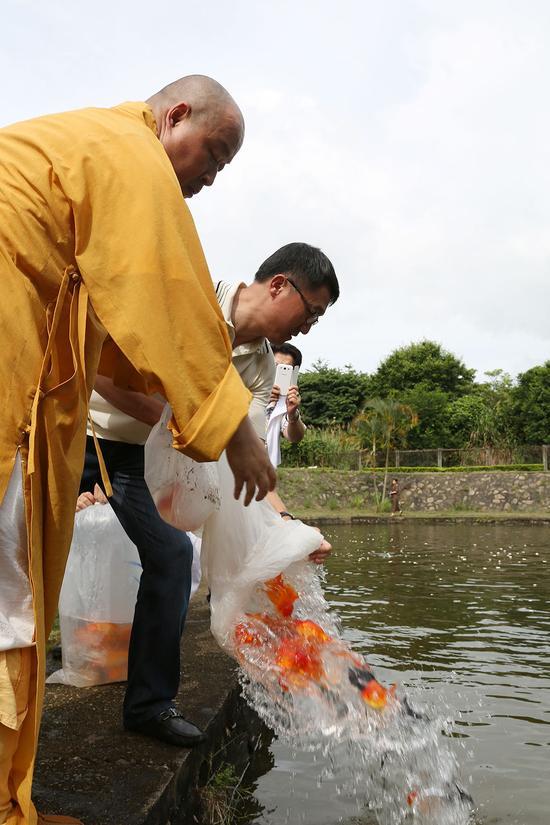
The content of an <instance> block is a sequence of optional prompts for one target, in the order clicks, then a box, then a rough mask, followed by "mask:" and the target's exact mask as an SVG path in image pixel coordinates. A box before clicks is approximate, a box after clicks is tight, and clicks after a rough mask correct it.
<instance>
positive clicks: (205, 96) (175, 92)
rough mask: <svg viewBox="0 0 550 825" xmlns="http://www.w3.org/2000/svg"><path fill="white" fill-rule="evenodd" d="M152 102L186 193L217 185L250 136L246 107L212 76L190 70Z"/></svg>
mask: <svg viewBox="0 0 550 825" xmlns="http://www.w3.org/2000/svg"><path fill="white" fill-rule="evenodd" d="M147 103H148V104H149V106H150V107H151V109H152V111H153V114H154V116H155V120H156V123H157V128H158V133H159V139H160V141H161V143H162V144H163V146H164V148H165V149H166V152H167V154H168V157H169V158H170V160H171V162H172V166H173V167H174V171H175V173H176V175H177V177H178V180H179V183H180V186H181V189H182V192H183V194H184V196H185V197H192V196H193V195H196V194H197V193H198V192H199V191H200V190H201V189H202V187H203V186H211V185H212V183H213V182H214V180H215V178H216V175H217V173H218V172H220V171H221V170H222V169H223V168H224V166H226V165H227V164H228V163H230V162H231V161H232V160H233V158H234V157H235V155H236V154H237V152H238V151H239V149H240V148H241V145H242V142H243V138H244V118H243V115H242V112H241V110H240V109H239V107H238V106H237V104H236V103H235V101H234V100H233V98H232V97H231V95H230V94H229V92H228V91H227V89H224V87H223V86H222V85H221V84H220V83H218V82H217V81H216V80H213V79H212V78H211V77H206V75H189V76H187V77H181V78H180V79H179V80H175V81H174V82H173V83H170V84H169V85H168V86H165V87H164V89H161V90H160V92H157V93H156V94H154V95H153V96H152V97H150V98H149V99H148V100H147Z"/></svg>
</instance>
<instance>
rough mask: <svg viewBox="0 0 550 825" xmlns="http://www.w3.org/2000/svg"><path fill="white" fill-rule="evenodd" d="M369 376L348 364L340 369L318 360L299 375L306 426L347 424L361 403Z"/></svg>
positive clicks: (365, 395)
mask: <svg viewBox="0 0 550 825" xmlns="http://www.w3.org/2000/svg"><path fill="white" fill-rule="evenodd" d="M369 386H370V378H369V376H368V375H367V374H366V373H361V372H356V371H355V370H354V369H353V368H352V367H351V366H346V367H345V368H344V369H343V370H340V369H337V368H335V367H329V365H328V364H327V363H326V362H324V361H317V362H316V363H315V364H313V367H312V368H311V370H309V371H308V372H304V373H302V374H301V375H300V395H301V396H302V415H303V418H304V420H305V422H306V423H307V425H308V426H312V427H327V426H332V425H334V424H340V425H348V424H350V423H351V421H353V419H354V417H355V416H356V415H357V412H358V411H359V410H360V409H361V407H362V406H363V403H364V401H365V398H366V397H367V395H368V392H369Z"/></svg>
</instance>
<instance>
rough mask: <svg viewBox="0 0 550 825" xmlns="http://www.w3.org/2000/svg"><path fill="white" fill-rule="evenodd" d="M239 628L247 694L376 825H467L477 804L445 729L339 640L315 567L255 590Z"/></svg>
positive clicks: (296, 568)
mask: <svg viewBox="0 0 550 825" xmlns="http://www.w3.org/2000/svg"><path fill="white" fill-rule="evenodd" d="M247 607H248V609H247V610H246V612H245V613H242V614H241V615H239V617H238V620H237V622H236V625H235V629H234V636H233V642H234V654H235V656H236V658H237V659H238V661H239V663H240V665H241V684H242V688H243V694H244V696H245V698H246V699H247V701H248V702H249V704H250V705H251V706H252V707H253V708H254V709H255V710H256V712H257V713H258V714H259V716H260V717H261V718H262V719H263V720H264V721H265V723H266V724H267V725H268V726H269V727H270V728H272V729H273V730H274V731H275V733H276V734H277V735H278V736H279V737H281V738H282V739H283V740H286V741H287V742H288V743H289V744H290V745H291V746H293V747H296V748H301V749H305V750H310V751H319V752H321V753H322V754H323V756H324V758H325V759H326V760H327V761H328V764H329V768H328V771H329V772H330V775H331V777H332V778H336V779H337V780H338V782H339V785H340V787H341V790H342V792H344V793H347V794H350V795H353V796H358V797H360V798H361V799H362V800H364V804H365V806H366V807H367V808H369V809H370V810H371V811H372V812H373V814H374V815H375V817H376V819H377V821H378V822H379V823H380V825H400V824H401V823H404V822H409V821H410V822H415V823H419V825H466V823H468V822H469V821H470V812H471V808H472V801H471V798H470V797H469V795H468V794H467V793H466V792H465V791H463V790H462V789H461V788H460V785H459V784H458V782H457V776H458V765H457V762H456V757H455V755H454V753H453V752H452V751H451V749H450V748H449V745H448V742H447V741H446V740H445V738H444V737H443V735H442V731H446V729H447V727H448V726H447V722H446V720H445V719H443V718H441V717H437V716H435V715H430V716H428V715H427V714H425V713H424V712H423V711H421V710H419V709H417V708H415V707H414V706H413V705H412V704H411V703H410V701H409V700H408V699H407V697H406V696H405V695H404V694H403V692H402V691H401V690H399V689H397V688H396V687H395V686H389V687H385V686H383V685H382V684H380V682H378V680H377V679H376V676H375V674H374V673H373V670H372V668H371V667H370V665H369V664H368V662H367V660H366V659H365V658H364V657H363V656H361V655H359V654H357V653H356V652H355V651H353V650H352V648H351V647H350V646H349V645H348V644H347V643H346V642H345V641H344V640H343V638H342V633H341V628H340V623H339V621H338V619H337V617H336V616H335V615H334V614H333V613H332V612H331V611H330V610H329V607H328V604H327V602H326V600H325V598H324V595H323V591H322V586H321V581H320V579H319V576H318V574H317V572H316V570H314V569H313V565H311V564H305V563H302V562H300V563H296V564H293V565H291V566H290V567H289V568H287V570H285V572H284V574H280V575H278V576H276V577H274V578H273V579H271V580H269V581H267V582H264V583H263V584H262V585H259V586H258V587H257V588H256V590H255V591H254V593H253V595H252V597H251V599H250V604H249V605H248V606H247Z"/></svg>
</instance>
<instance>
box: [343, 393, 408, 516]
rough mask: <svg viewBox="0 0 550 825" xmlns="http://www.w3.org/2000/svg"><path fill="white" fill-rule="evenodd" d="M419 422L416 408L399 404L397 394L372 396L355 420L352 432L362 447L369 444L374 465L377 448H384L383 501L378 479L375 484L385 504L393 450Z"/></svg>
mask: <svg viewBox="0 0 550 825" xmlns="http://www.w3.org/2000/svg"><path fill="white" fill-rule="evenodd" d="M417 424H418V416H417V414H416V412H415V411H414V410H413V409H411V407H409V406H407V405H406V404H400V403H399V401H396V400H395V399H394V398H385V399H384V398H371V399H370V400H369V401H367V402H366V404H365V406H364V408H363V411H362V412H361V413H359V415H357V416H356V417H355V419H354V421H353V425H352V432H354V433H355V434H356V435H357V437H358V439H359V441H360V443H361V446H362V447H365V446H366V447H368V448H369V449H370V452H371V456H372V466H373V468H375V467H376V451H377V450H378V449H381V450H384V451H385V453H386V456H385V462H384V481H383V484H382V497H381V500H380V501H378V489H377V486H376V483H375V485H374V486H375V496H376V498H377V501H378V504H379V505H383V504H384V500H385V498H386V487H387V481H388V469H389V464H390V450H391V448H392V447H394V446H395V444H396V443H397V442H398V441H399V440H400V439H402V438H404V436H405V435H406V434H407V433H408V432H409V430H410V429H412V428H413V427H415V426H416V425H417Z"/></svg>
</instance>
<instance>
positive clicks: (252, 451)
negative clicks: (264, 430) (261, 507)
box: [226, 416, 277, 507]
mask: <svg viewBox="0 0 550 825" xmlns="http://www.w3.org/2000/svg"><path fill="white" fill-rule="evenodd" d="M226 453H227V460H228V461H229V466H230V467H231V471H232V472H233V475H234V477H235V493H234V495H235V498H239V496H240V494H241V491H242V489H243V487H246V495H245V498H244V506H245V507H248V505H249V504H250V502H251V501H252V499H253V498H254V494H256V501H261V500H262V499H263V498H265V496H266V495H267V493H268V492H269V491H270V490H273V489H274V487H275V483H276V481H277V476H276V474H275V468H274V467H273V464H272V463H271V461H270V460H269V456H268V454H267V450H266V448H265V445H264V443H263V441H261V440H260V439H259V438H258V436H257V435H256V432H255V430H254V427H253V426H252V423H251V421H250V419H249V418H248V416H247V417H246V418H244V419H243V420H242V421H241V423H240V424H239V426H238V428H237V430H236V432H235V435H234V436H233V438H232V439H231V441H230V442H229V444H228V445H227V448H226ZM256 490H257V492H256Z"/></svg>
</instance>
